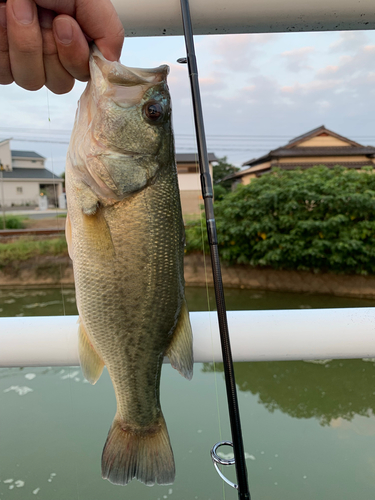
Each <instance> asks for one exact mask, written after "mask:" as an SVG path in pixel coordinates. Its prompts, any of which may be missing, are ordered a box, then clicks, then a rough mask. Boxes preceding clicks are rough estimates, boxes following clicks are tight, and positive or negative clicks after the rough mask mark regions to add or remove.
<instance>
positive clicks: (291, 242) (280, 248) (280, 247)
mask: <svg viewBox="0 0 375 500" xmlns="http://www.w3.org/2000/svg"><path fill="white" fill-rule="evenodd" d="M215 216H216V221H217V228H218V235H219V250H220V254H221V258H222V260H224V261H226V262H228V263H230V264H234V263H240V264H250V265H252V266H267V267H272V268H274V269H297V270H313V271H316V272H318V271H334V272H338V273H356V274H375V175H373V172H372V169H371V168H370V167H366V172H357V171H355V170H348V169H345V168H343V167H339V166H338V167H335V168H334V169H328V168H326V167H324V166H319V167H314V168H311V169H308V170H304V171H301V170H294V171H285V170H280V169H275V170H273V171H272V172H271V173H269V174H265V175H263V176H262V177H260V178H258V179H254V180H252V182H251V183H250V184H248V185H247V186H239V187H238V188H237V189H236V190H235V191H234V192H232V193H229V194H228V195H226V196H225V197H224V198H223V199H222V200H220V201H218V202H216V203H215ZM186 239H187V248H186V250H187V252H191V251H202V231H201V223H200V222H195V223H191V224H189V225H188V226H187V229H186ZM205 239H206V236H205ZM207 248H208V247H207V243H206V250H207Z"/></svg>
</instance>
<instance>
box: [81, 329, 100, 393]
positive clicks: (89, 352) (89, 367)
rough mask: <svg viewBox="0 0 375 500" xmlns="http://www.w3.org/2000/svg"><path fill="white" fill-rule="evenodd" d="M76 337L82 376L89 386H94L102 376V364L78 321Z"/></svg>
mask: <svg viewBox="0 0 375 500" xmlns="http://www.w3.org/2000/svg"><path fill="white" fill-rule="evenodd" d="M78 335H79V339H78V349H79V361H80V363H81V368H82V372H83V375H84V377H85V378H86V379H87V380H88V381H89V382H90V384H95V383H96V382H97V381H98V380H99V377H100V375H101V374H102V371H103V367H104V362H103V360H102V359H101V358H100V356H99V355H98V353H97V352H96V351H95V349H94V347H93V345H92V344H91V342H90V339H89V338H88V336H87V333H86V330H85V327H84V326H83V323H82V321H81V320H79V329H78Z"/></svg>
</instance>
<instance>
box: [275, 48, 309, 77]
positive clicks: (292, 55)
mask: <svg viewBox="0 0 375 500" xmlns="http://www.w3.org/2000/svg"><path fill="white" fill-rule="evenodd" d="M314 51H315V49H314V47H301V48H298V49H293V50H287V51H285V52H282V53H281V56H282V57H283V58H284V60H285V63H286V68H287V69H288V70H289V71H292V72H294V73H298V72H299V71H303V70H304V69H312V68H311V66H309V65H308V64H307V62H308V59H309V55H310V54H312V53H313V52H314Z"/></svg>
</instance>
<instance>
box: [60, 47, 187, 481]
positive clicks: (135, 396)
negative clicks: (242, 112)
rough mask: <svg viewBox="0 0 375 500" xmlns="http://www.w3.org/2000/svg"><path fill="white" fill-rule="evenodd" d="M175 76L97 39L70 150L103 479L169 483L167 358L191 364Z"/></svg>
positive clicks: (85, 361)
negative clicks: (107, 407)
mask: <svg viewBox="0 0 375 500" xmlns="http://www.w3.org/2000/svg"><path fill="white" fill-rule="evenodd" d="M168 72H169V68H168V66H160V67H158V68H156V69H135V68H127V67H125V66H123V65H121V64H120V63H118V62H110V61H107V60H106V59H105V58H104V57H103V56H102V54H101V53H100V52H99V50H98V49H97V48H95V47H94V48H93V50H92V52H91V57H90V74H91V78H90V81H89V83H88V85H87V87H86V90H85V91H84V93H83V94H82V96H81V98H80V101H79V104H78V110H77V114H76V120H75V125H74V129H73V133H72V138H71V142H70V146H69V151H68V156H67V167H66V192H67V201H68V218H67V226H66V236H67V241H68V248H69V254H70V256H71V258H72V260H73V268H74V278H75V284H76V294H77V306H78V311H79V317H80V324H79V356H80V362H81V367H82V370H83V373H84V376H85V377H86V378H87V380H88V381H89V382H91V383H93V384H94V383H95V382H96V381H97V380H98V378H99V377H100V375H101V373H102V370H103V366H104V365H105V366H106V367H107V369H108V372H109V375H110V377H111V380H112V383H113V387H114V390H115V395H116V400H117V413H116V415H115V417H114V421H113V423H112V427H111V428H110V430H109V434H108V438H107V441H106V443H105V446H104V450H103V455H102V475H103V478H106V479H109V481H111V482H112V483H115V484H127V483H128V482H129V481H130V480H131V479H133V478H137V479H138V480H140V481H142V482H144V483H145V484H147V485H152V484H154V483H155V482H156V483H159V484H170V483H172V482H173V480H174V476H175V465H174V459H173V453H172V449H171V445H170V441H169V436H168V431H167V428H166V424H165V420H164V417H163V414H162V411H161V408H160V399H159V385H160V375H161V367H162V363H163V358H164V356H165V355H166V356H168V357H169V360H170V362H171V364H172V366H173V367H174V368H176V369H177V370H178V371H179V372H180V373H181V374H182V375H184V376H185V377H186V378H188V379H191V377H192V372H193V354H192V332H191V327H190V322H189V313H188V310H187V307H186V303H185V297H184V276H183V252H184V226H183V221H182V215H181V205H180V196H179V190H178V184H177V170H176V164H175V154H174V140H173V133H172V125H171V107H170V95H169V91H168V87H167V82H166V79H167V74H168Z"/></svg>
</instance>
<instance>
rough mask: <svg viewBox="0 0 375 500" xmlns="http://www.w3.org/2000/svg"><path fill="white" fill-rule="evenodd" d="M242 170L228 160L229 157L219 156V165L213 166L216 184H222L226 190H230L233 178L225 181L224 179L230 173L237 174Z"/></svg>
mask: <svg viewBox="0 0 375 500" xmlns="http://www.w3.org/2000/svg"><path fill="white" fill-rule="evenodd" d="M238 170H240V169H239V168H238V167H235V166H234V165H232V164H231V163H228V162H227V157H226V156H223V157H222V158H219V160H218V163H217V165H214V166H213V177H214V178H213V183H214V185H218V184H219V185H220V186H222V187H223V188H224V189H225V190H226V191H230V189H231V187H232V183H233V181H232V180H230V179H229V180H226V181H224V180H223V179H224V178H225V177H227V176H228V175H230V174H235V173H236V172H238Z"/></svg>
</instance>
